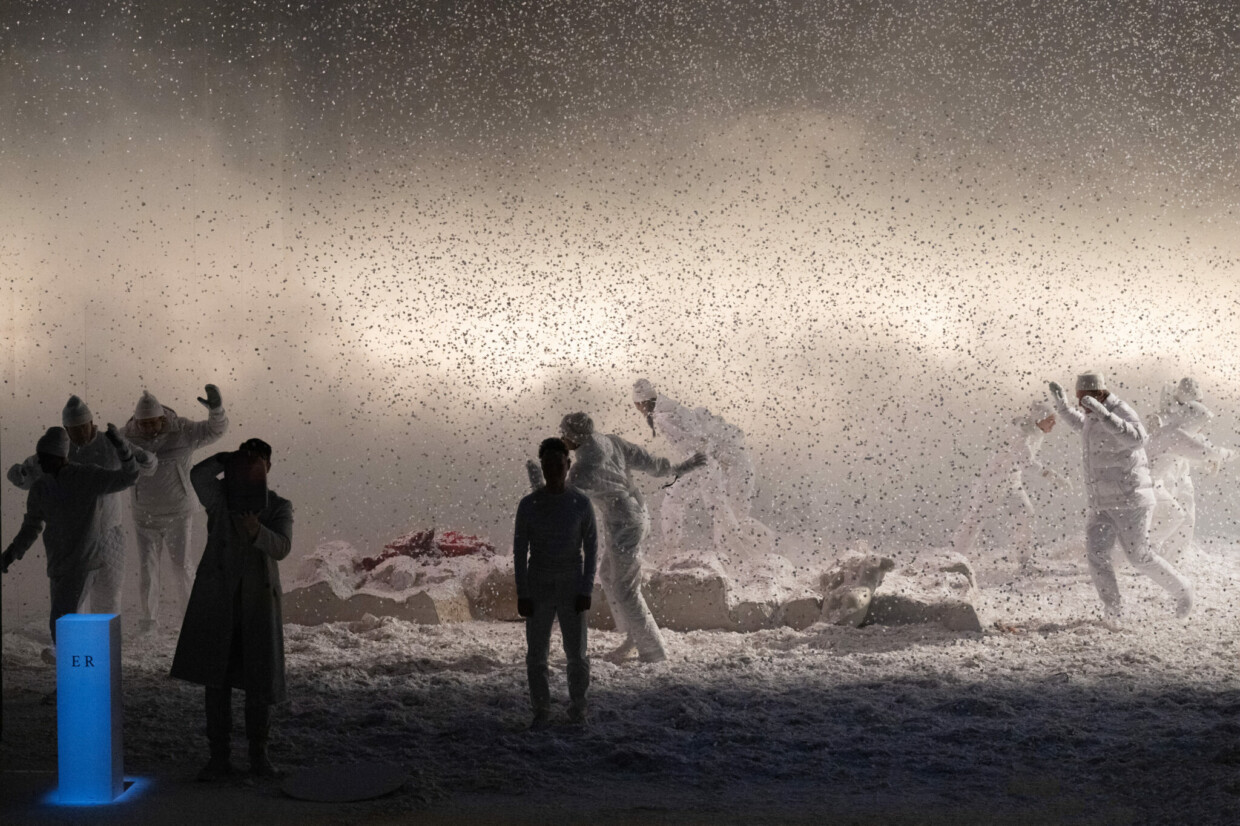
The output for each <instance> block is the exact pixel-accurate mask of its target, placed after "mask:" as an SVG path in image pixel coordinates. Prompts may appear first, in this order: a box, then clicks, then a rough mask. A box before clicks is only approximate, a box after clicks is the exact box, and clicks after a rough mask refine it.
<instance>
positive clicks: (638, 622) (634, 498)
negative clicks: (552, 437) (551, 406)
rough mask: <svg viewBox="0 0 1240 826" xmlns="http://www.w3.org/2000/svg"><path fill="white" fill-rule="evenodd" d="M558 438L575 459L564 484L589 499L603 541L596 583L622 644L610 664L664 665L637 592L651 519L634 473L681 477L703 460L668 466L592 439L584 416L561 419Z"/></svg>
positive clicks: (634, 449) (615, 441) (628, 446)
mask: <svg viewBox="0 0 1240 826" xmlns="http://www.w3.org/2000/svg"><path fill="white" fill-rule="evenodd" d="M560 434H561V436H562V437H563V439H564V441H565V443H567V444H568V447H569V449H571V450H573V451H574V452H575V453H576V454H577V455H576V461H575V462H574V463H573V466H572V469H571V470H570V471H569V474H568V484H569V485H571V486H572V487H575V488H577V489H578V490H580V491H581V492H582V493H584V494H586V495H587V496H589V497H590V501H591V502H592V503H593V504H594V507H595V509H596V510H597V511H598V514H599V517H600V521H601V522H602V524H603V526H604V529H605V532H606V535H607V543H606V552H605V553H604V554H603V556H602V559H601V560H600V561H599V570H598V575H599V581H600V582H601V583H602V584H603V589H604V591H606V594H607V602H608V605H610V607H611V613H612V617H613V618H614V619H615V621H616V630H618V631H620V632H621V633H623V634H624V635H625V641H624V643H623V644H621V646H620V647H619V648H617V649H616V650H615V651H614V652H612V654H611V655H609V659H612V660H617V661H618V660H622V659H624V658H626V657H628V656H629V654H631V653H632V651H633V649H634V648H636V649H637V653H638V655H639V656H640V657H641V659H642V660H643V661H644V662H659V661H661V660H665V659H667V650H666V648H665V646H664V642H663V635H662V634H661V633H659V626H658V625H657V624H656V623H655V621H654V617H653V616H651V614H650V608H649V607H647V605H646V600H645V598H644V597H643V596H642V592H641V581H642V563H641V543H642V539H644V538H645V536H646V532H647V531H648V530H649V529H650V514H649V513H648V512H647V510H646V503H645V501H644V500H643V499H642V495H641V491H639V490H638V489H637V485H636V484H635V483H634V482H633V471H634V470H640V471H642V472H644V473H648V474H650V475H651V476H669V475H672V474H675V475H677V476H679V475H681V474H684V473H688V472H689V471H691V470H694V469H696V468H699V467H701V466H702V465H703V464H705V463H706V457H705V455H703V454H701V453H697V454H694V455H693V456H692V457H690V458H689V459H688V460H686V461H684V462H682V463H680V464H679V465H672V463H671V462H669V461H668V460H667V459H662V458H659V457H657V456H652V455H651V454H649V453H647V452H646V451H645V450H643V449H642V448H640V447H638V446H637V445H635V444H632V443H630V442H626V441H625V440H624V439H621V438H620V437H619V436H613V435H601V434H598V433H595V432H594V422H593V421H592V420H591V419H590V417H589V416H587V415H586V414H585V413H570V414H569V415H567V416H565V417H564V420H563V421H562V422H561V423H560Z"/></svg>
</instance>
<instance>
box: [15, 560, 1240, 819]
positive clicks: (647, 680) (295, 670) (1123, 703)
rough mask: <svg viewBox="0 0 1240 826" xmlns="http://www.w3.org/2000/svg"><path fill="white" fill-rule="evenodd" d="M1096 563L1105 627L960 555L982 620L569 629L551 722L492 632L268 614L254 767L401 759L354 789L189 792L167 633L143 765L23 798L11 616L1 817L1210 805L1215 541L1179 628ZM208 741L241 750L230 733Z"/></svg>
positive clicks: (505, 636) (1235, 704)
mask: <svg viewBox="0 0 1240 826" xmlns="http://www.w3.org/2000/svg"><path fill="white" fill-rule="evenodd" d="M1119 568H1120V570H1121V571H1124V573H1121V587H1122V588H1123V590H1124V594H1125V597H1126V599H1127V604H1128V606H1129V609H1130V614H1131V619H1130V621H1129V624H1128V627H1127V628H1126V629H1125V630H1123V631H1120V632H1114V631H1111V630H1107V629H1106V628H1104V627H1102V626H1101V625H1100V624H1099V623H1098V622H1097V621H1096V619H1095V616H1096V613H1097V609H1098V605H1097V597H1096V595H1095V594H1094V591H1093V588H1092V586H1091V584H1090V582H1089V580H1088V576H1087V575H1086V572H1085V568H1084V565H1083V563H1081V562H1077V561H1074V560H1073V559H1072V558H1071V557H1070V555H1069V556H1068V557H1067V558H1062V557H1061V558H1059V559H1050V558H1045V559H1043V560H1042V565H1041V570H1040V571H1038V572H1036V573H1033V574H1029V575H1023V574H1017V573H1016V572H1014V571H1013V570H1011V569H1007V568H1004V567H993V568H987V567H986V566H985V565H979V567H978V573H979V581H980V583H981V586H982V587H981V593H980V599H981V602H982V608H983V611H984V613H985V615H986V616H987V617H988V618H989V622H990V623H991V624H989V625H988V628H987V630H986V631H985V632H984V633H981V634H976V633H955V632H950V631H946V630H941V629H938V628H935V627H931V626H905V627H899V628H891V627H881V626H866V627H863V628H859V629H857V628H848V627H833V626H826V625H822V624H819V625H814V626H811V627H810V628H808V629H806V630H805V631H796V630H793V629H790V628H781V629H773V630H766V631H758V632H754V633H748V634H739V633H726V632H704V631H698V632H688V633H676V632H669V633H668V635H667V636H668V642H669V647H670V651H671V658H670V660H669V661H668V662H666V663H662V664H658V665H653V666H651V665H641V664H638V663H636V662H634V663H629V664H625V665H622V666H616V665H612V664H610V663H607V662H604V661H603V660H602V658H601V656H600V655H601V654H602V653H604V652H605V651H607V650H609V649H610V648H612V647H614V646H615V645H616V644H617V643H618V641H619V637H618V636H617V635H615V634H614V633H608V632H598V631H595V632H592V636H591V652H592V654H593V655H594V656H595V658H594V664H593V669H594V672H593V673H594V688H593V695H592V697H593V703H592V721H591V724H590V725H589V727H588V728H585V729H582V728H578V727H574V726H571V725H569V724H568V723H567V722H566V721H565V720H563V719H562V718H561V719H560V720H559V721H558V722H557V723H556V724H555V725H554V726H553V727H552V728H551V729H550V730H549V731H541V732H531V731H527V730H526V726H527V723H528V710H527V705H526V683H525V672H524V661H523V657H524V639H523V634H522V627H521V626H520V625H519V624H517V623H497V622H476V621H475V622H465V623H459V624H448V625H437V626H427V625H415V624H410V623H407V622H404V621H401V620H396V619H392V618H368V619H365V620H362V621H358V622H352V623H334V624H328V625H321V626H316V627H302V626H292V625H290V626H288V628H287V651H288V660H289V668H288V671H289V696H290V701H289V702H288V704H287V705H285V706H283V707H281V708H280V709H279V711H278V712H277V717H276V721H275V733H274V739H273V746H272V749H273V757H274V758H275V759H276V760H277V761H278V762H279V763H280V764H282V765H283V766H285V767H287V768H296V767H299V766H309V765H315V764H322V763H351V762H366V761H380V762H394V763H399V764H402V765H404V766H406V767H407V768H408V771H409V778H410V779H409V782H408V783H407V784H406V786H405V787H404V788H403V789H402V790H400V791H398V792H397V793H396V794H394V795H392V796H389V797H386V798H382V799H380V800H375V801H370V802H367V803H358V804H331V805H328V804H310V803H303V802H298V801H294V800H290V799H288V798H284V797H283V796H281V794H280V793H279V791H278V787H277V786H276V785H275V784H263V783H258V784H256V785H247V784H245V783H242V782H238V783H235V784H230V785H225V786H224V787H218V786H211V785H207V784H201V783H196V782H194V781H193V777H194V775H195V773H196V771H197V769H198V768H199V767H200V765H201V764H202V763H203V761H204V760H205V757H206V743H205V737H204V735H203V732H202V721H203V714H202V710H201V702H202V691H201V689H200V688H198V687H195V686H189V685H185V684H181V683H178V682H175V681H173V680H171V679H169V678H168V677H167V676H166V674H167V670H168V666H169V663H170V660H171V654H172V648H173V644H174V639H173V637H172V636H171V635H164V636H157V637H154V638H142V639H136V638H135V639H130V640H128V641H127V644H126V650H125V654H124V668H125V670H124V686H125V717H126V720H125V722H126V728H125V750H126V771H127V774H128V775H129V776H131V777H137V778H144V779H146V780H148V781H150V782H149V783H147V784H145V785H144V786H143V788H142V789H141V794H140V795H138V796H136V797H135V798H134V799H133V800H132V801H126V802H123V803H121V804H118V805H116V806H114V807H109V808H95V809H90V810H66V809H59V810H58V809H51V808H48V807H46V806H44V805H42V804H40V803H39V802H38V795H39V794H40V793H41V792H43V791H46V790H47V789H48V788H50V787H51V785H53V784H54V782H55V780H54V769H55V762H56V754H55V742H56V741H55V737H54V736H53V733H54V731H55V719H54V707H53V706H51V705H47V704H44V703H42V702H41V701H42V700H43V698H44V696H45V695H47V694H48V693H49V692H50V691H51V690H52V687H53V680H54V673H53V669H51V668H49V667H47V666H45V665H43V664H42V663H41V662H40V658H39V655H40V651H41V647H42V642H40V641H39V640H38V639H37V637H38V629H37V628H33V627H32V628H28V629H19V630H16V631H13V632H12V633H8V634H7V635H6V637H5V640H4V643H5V644H4V658H5V659H4V669H5V682H4V692H5V706H6V710H5V732H4V743H3V751H2V752H0V753H2V754H3V764H4V786H5V792H4V795H5V797H6V801H5V809H6V814H5V817H4V821H5V823H8V824H13V823H18V822H22V823H24V822H31V823H36V822H39V823H48V822H82V823H86V822H89V823H108V822H116V823H119V822H138V820H137V817H139V816H140V817H142V818H143V819H145V820H146V821H147V822H177V823H180V824H194V823H207V822H211V823H223V822H240V821H239V820H237V818H238V817H239V816H241V815H243V814H244V815H245V817H246V818H247V819H248V820H249V822H255V823H258V822H263V823H266V822H298V823H305V822H310V823H383V822H396V821H407V820H409V819H410V818H412V817H414V816H417V817H419V818H424V820H419V822H453V823H455V822H462V823H464V822H470V823H477V822H482V823H508V822H517V823H526V822H528V823H541V822H586V821H590V822H602V823H613V822H615V823H621V822H623V823H627V822H638V821H640V822H644V823H651V822H686V821H688V822H701V823H718V822H747V823H751V822H766V823H788V822H815V823H871V822H882V823H888V822H894V823H1030V822H1034V823H1041V822H1047V823H1145V822H1161V823H1173V822H1177V823H1190V822H1191V823H1226V822H1233V821H1232V818H1233V817H1234V813H1235V811H1236V810H1237V807H1238V806H1240V678H1238V676H1237V667H1236V657H1237V653H1238V652H1237V647H1236V644H1235V639H1236V628H1237V620H1238V618H1240V617H1238V611H1237V599H1236V592H1237V585H1236V582H1237V581H1238V579H1237V574H1238V573H1240V545H1238V544H1236V543H1232V542H1218V541H1216V542H1211V543H1207V544H1206V548H1205V550H1202V551H1199V552H1198V551H1194V552H1193V555H1192V557H1191V559H1188V560H1185V562H1184V570H1185V571H1186V572H1187V573H1189V574H1190V576H1191V577H1192V579H1193V581H1194V583H1195V585H1196V587H1197V592H1198V607H1197V610H1196V611H1195V613H1194V614H1193V616H1192V618H1191V619H1190V620H1189V621H1188V622H1181V621H1179V620H1176V619H1174V618H1173V617H1172V616H1171V611H1170V605H1169V604H1168V602H1167V598H1166V597H1165V596H1164V595H1162V594H1161V593H1158V592H1156V591H1155V589H1154V587H1153V586H1152V585H1151V584H1150V583H1149V582H1147V581H1145V580H1144V579H1142V578H1140V577H1138V576H1136V575H1134V574H1133V573H1132V572H1131V570H1130V569H1127V568H1126V567H1125V565H1124V564H1122V563H1121V564H1120V565H1119ZM996 620H997V621H998V623H999V625H1001V626H1003V627H1002V628H1000V627H998V626H996V625H995V624H994V622H995V621H996ZM558 666H559V667H558V670H556V669H553V689H554V690H555V691H556V692H557V693H556V697H557V702H561V703H562V702H563V701H564V699H565V698H564V694H565V689H564V678H563V670H562V668H563V659H562V657H561V659H560V662H559V664H558ZM561 713H562V712H561ZM239 716H240V715H239V714H238V717H239ZM238 725H239V723H238ZM234 751H235V752H236V757H237V758H238V761H239V762H240V763H242V764H244V740H243V739H242V738H241V735H240V731H238V732H237V735H236V740H235V741H234Z"/></svg>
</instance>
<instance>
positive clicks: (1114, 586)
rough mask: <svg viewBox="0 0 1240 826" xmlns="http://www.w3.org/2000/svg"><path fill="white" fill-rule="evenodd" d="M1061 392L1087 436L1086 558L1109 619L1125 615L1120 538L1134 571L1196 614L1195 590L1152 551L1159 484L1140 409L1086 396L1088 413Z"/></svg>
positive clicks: (1066, 412)
mask: <svg viewBox="0 0 1240 826" xmlns="http://www.w3.org/2000/svg"><path fill="white" fill-rule="evenodd" d="M1054 389H1055V388H1052V390H1054ZM1061 394H1062V391H1060V394H1056V396H1055V402H1056V407H1057V408H1058V410H1059V413H1060V415H1061V416H1062V417H1063V419H1064V421H1065V422H1067V424H1068V426H1069V427H1071V428H1073V429H1074V430H1077V431H1080V433H1081V448H1082V450H1081V453H1082V458H1083V460H1084V466H1085V490H1086V493H1087V494H1088V503H1089V504H1088V515H1087V517H1086V524H1085V535H1086V557H1087V559H1088V562H1089V571H1090V577H1091V578H1092V579H1093V582H1094V587H1095V588H1097V590H1098V596H1100V597H1101V598H1102V604H1103V606H1104V609H1105V611H1106V614H1107V616H1108V617H1109V618H1111V619H1118V618H1119V617H1120V615H1121V606H1120V594H1119V585H1118V583H1117V582H1116V580H1115V569H1114V568H1113V567H1112V563H1111V549H1112V548H1113V547H1114V546H1115V543H1116V541H1117V540H1118V541H1119V544H1120V546H1121V547H1122V548H1123V549H1124V552H1125V554H1127V556H1128V561H1129V562H1131V563H1132V565H1133V567H1135V568H1136V569H1137V570H1138V571H1140V572H1141V573H1143V574H1145V575H1146V576H1148V577H1149V578H1150V579H1152V580H1154V582H1156V583H1157V584H1158V585H1160V586H1162V587H1163V588H1164V589H1166V590H1167V592H1168V593H1170V594H1171V595H1172V596H1173V597H1175V599H1176V611H1177V613H1178V614H1180V615H1181V616H1187V614H1188V612H1189V611H1191V610H1192V589H1191V588H1190V587H1189V585H1188V583H1187V582H1185V581H1184V580H1183V579H1182V578H1181V577H1180V575H1179V574H1178V573H1176V571H1175V569H1174V568H1172V567H1171V565H1169V564H1168V563H1167V562H1166V560H1164V559H1163V558H1162V557H1160V556H1158V555H1157V554H1156V553H1154V551H1153V549H1152V548H1151V547H1150V541H1149V531H1150V517H1151V514H1152V512H1153V508H1154V485H1153V482H1152V480H1151V478H1150V471H1149V463H1148V460H1147V458H1146V454H1145V444H1146V442H1147V441H1148V439H1149V436H1148V434H1147V433H1146V430H1145V426H1144V425H1142V424H1141V419H1140V418H1139V417H1138V416H1137V413H1136V411H1135V410H1133V409H1132V407H1131V406H1129V405H1128V404H1127V403H1126V402H1124V401H1122V400H1121V399H1120V398H1119V397H1118V396H1116V395H1115V394H1114V393H1111V394H1109V395H1108V396H1107V399H1106V401H1105V402H1101V403H1099V402H1097V401H1096V400H1094V399H1093V398H1090V397H1086V398H1085V399H1084V400H1083V401H1082V404H1083V405H1085V406H1086V407H1087V410H1088V412H1085V411H1082V410H1081V409H1080V408H1072V407H1068V405H1067V403H1066V402H1065V400H1064V399H1063V397H1062V395H1061Z"/></svg>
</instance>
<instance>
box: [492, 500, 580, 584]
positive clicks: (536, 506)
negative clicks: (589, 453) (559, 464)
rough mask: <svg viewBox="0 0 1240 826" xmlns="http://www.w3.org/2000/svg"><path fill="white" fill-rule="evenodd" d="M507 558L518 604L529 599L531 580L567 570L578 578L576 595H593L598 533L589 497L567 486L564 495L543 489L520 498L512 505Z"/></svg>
mask: <svg viewBox="0 0 1240 826" xmlns="http://www.w3.org/2000/svg"><path fill="white" fill-rule="evenodd" d="M512 555H513V569H514V570H515V571H516V576H517V596H518V597H519V598H521V599H524V598H526V597H528V596H529V580H530V578H531V577H538V576H540V575H553V574H560V573H566V572H570V571H575V572H577V573H578V576H579V580H578V592H579V593H582V594H589V593H592V592H593V591H594V574H595V571H596V570H597V567H598V528H597V527H596V525H595V521H594V508H593V506H592V505H591V504H590V499H589V497H587V496H586V495H585V494H584V493H582V492H581V491H579V490H577V489H575V488H572V487H569V488H566V489H565V491H564V492H563V493H548V492H547V489H546V488H545V487H542V488H539V489H538V490H536V491H534V492H533V493H531V494H530V495H529V496H526V497H525V498H524V499H522V500H521V503H520V504H519V505H517V519H516V526H515V528H514V531H513V538H512Z"/></svg>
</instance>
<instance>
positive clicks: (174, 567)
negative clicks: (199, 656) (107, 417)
mask: <svg viewBox="0 0 1240 826" xmlns="http://www.w3.org/2000/svg"><path fill="white" fill-rule="evenodd" d="M198 401H199V402H200V403H202V404H203V406H205V407H206V408H207V410H208V411H209V412H208V413H207V419H206V421H198V422H195V421H190V420H189V419H186V418H183V417H181V416H178V415H177V413H176V411H175V410H173V409H172V408H171V407H164V406H163V405H161V404H160V403H159V401H158V400H157V399H156V398H155V397H154V396H153V395H151V394H150V393H149V392H146V391H144V392H143V393H142V397H141V398H140V399H139V400H138V404H137V406H136V407H135V408H134V414H133V418H131V419H130V420H129V421H128V423H126V425H125V437H126V438H127V439H129V441H130V442H131V443H133V444H134V445H136V446H138V447H141V448H145V449H146V450H148V451H150V452H152V453H154V454H155V456H156V457H158V459H159V467H158V468H157V469H156V471H155V473H153V474H150V475H144V476H143V477H141V478H140V479H138V484H137V485H136V486H135V487H134V492H133V517H134V526H135V527H136V528H137V533H138V561H139V563H140V567H139V570H138V577H139V579H138V582H139V585H140V588H139V592H138V593H139V596H140V597H141V601H142V617H141V618H140V620H139V629H140V630H141V631H143V632H147V631H151V630H153V629H154V628H155V623H156V619H155V617H156V614H157V613H158V610H159V584H160V566H161V556H162V554H161V551H163V552H166V554H167V557H168V560H167V565H166V566H165V567H164V571H165V573H166V577H165V578H166V580H167V581H168V582H170V583H171V586H172V592H173V596H174V599H175V600H176V612H175V613H176V615H177V616H180V615H182V613H183V612H184V608H185V604H186V602H188V601H189V592H190V583H191V582H192V580H193V570H194V567H195V566H196V565H197V562H196V561H195V560H193V559H191V558H190V553H189V549H190V545H191V534H192V531H193V526H194V512H195V511H197V510H198V509H199V505H198V497H197V496H195V495H194V490H193V486H192V485H191V484H190V478H189V472H190V468H191V467H193V464H194V451H195V450H198V449H199V448H200V447H205V446H207V445H209V444H212V443H214V442H216V441H218V440H219V438H220V437H221V436H223V435H224V434H225V433H226V432H227V431H228V416H227V415H226V414H225V413H224V403H223V401H222V400H221V398H220V391H219V388H217V387H216V386H215V385H214V384H208V385H207V386H206V398H200V399H199V400H198Z"/></svg>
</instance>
